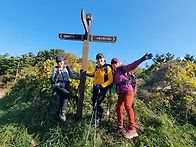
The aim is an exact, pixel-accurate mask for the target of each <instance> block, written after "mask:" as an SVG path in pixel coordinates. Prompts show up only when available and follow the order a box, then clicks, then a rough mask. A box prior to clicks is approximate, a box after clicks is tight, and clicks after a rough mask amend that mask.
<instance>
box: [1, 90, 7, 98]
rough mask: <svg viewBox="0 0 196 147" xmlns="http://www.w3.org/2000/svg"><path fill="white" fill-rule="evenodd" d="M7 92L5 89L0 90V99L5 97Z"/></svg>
mask: <svg viewBox="0 0 196 147" xmlns="http://www.w3.org/2000/svg"><path fill="white" fill-rule="evenodd" d="M7 91H8V90H7V89H0V99H1V98H3V97H4V96H5V95H6V93H7Z"/></svg>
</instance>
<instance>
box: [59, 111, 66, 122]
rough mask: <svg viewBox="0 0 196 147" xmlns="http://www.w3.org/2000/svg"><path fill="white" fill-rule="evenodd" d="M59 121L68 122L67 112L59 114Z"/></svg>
mask: <svg viewBox="0 0 196 147" xmlns="http://www.w3.org/2000/svg"><path fill="white" fill-rule="evenodd" d="M59 120H60V121H63V122H65V121H66V115H65V112H64V111H62V112H60V113H59Z"/></svg>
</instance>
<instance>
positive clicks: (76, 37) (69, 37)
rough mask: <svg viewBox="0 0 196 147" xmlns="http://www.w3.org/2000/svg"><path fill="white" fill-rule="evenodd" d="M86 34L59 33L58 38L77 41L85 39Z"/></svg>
mask: <svg viewBox="0 0 196 147" xmlns="http://www.w3.org/2000/svg"><path fill="white" fill-rule="evenodd" d="M85 36H86V35H82V34H64V33H59V38H60V39H63V40H78V41H83V40H84V39H85Z"/></svg>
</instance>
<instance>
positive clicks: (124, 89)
mask: <svg viewBox="0 0 196 147" xmlns="http://www.w3.org/2000/svg"><path fill="white" fill-rule="evenodd" d="M142 62H143V60H142V59H139V60H136V61H135V62H133V63H131V64H127V65H120V66H122V68H123V69H124V71H125V74H127V72H129V71H131V70H134V69H135V68H136V67H137V66H138V65H139V64H140V63H142ZM120 66H119V67H117V68H116V69H115V70H114V71H113V82H114V83H115V84H118V83H120V82H121V81H123V80H127V78H126V77H125V76H124V74H123V73H122V72H121V71H120ZM116 92H117V93H118V94H120V93H128V92H134V90H133V87H132V85H131V84H130V83H127V84H121V85H116Z"/></svg>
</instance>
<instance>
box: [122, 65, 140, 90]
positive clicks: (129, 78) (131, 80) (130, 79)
mask: <svg viewBox="0 0 196 147" xmlns="http://www.w3.org/2000/svg"><path fill="white" fill-rule="evenodd" d="M120 72H121V73H122V74H123V75H124V76H125V77H126V78H127V80H124V81H121V83H130V84H131V85H132V87H133V89H135V87H136V86H137V77H136V76H135V75H134V74H131V75H130V76H127V75H126V74H125V73H126V72H125V71H124V69H123V66H120Z"/></svg>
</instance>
